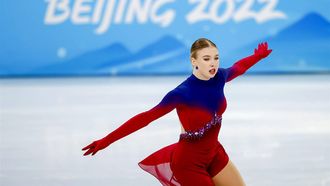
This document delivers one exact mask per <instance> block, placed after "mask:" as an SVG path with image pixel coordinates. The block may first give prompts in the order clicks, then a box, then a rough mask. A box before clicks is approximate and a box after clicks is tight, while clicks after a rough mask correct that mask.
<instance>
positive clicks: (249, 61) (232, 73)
mask: <svg viewBox="0 0 330 186" xmlns="http://www.w3.org/2000/svg"><path fill="white" fill-rule="evenodd" d="M261 59H262V58H261V57H258V56H256V55H251V56H248V57H245V58H243V59H241V60H239V61H237V62H235V63H234V65H233V66H231V67H229V68H219V70H220V71H221V72H222V74H223V76H224V79H225V82H229V81H231V80H232V79H234V78H236V77H237V76H240V75H242V74H244V73H245V72H246V71H247V70H248V69H249V68H250V67H251V66H253V65H254V64H256V63H257V62H258V61H260V60H261Z"/></svg>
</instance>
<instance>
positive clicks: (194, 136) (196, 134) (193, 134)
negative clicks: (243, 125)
mask: <svg viewBox="0 0 330 186" xmlns="http://www.w3.org/2000/svg"><path fill="white" fill-rule="evenodd" d="M221 120H222V116H219V115H217V114H216V113H215V114H214V117H213V118H212V120H211V121H209V122H208V123H206V125H204V126H203V127H202V128H200V129H199V130H196V131H186V132H184V133H182V134H180V140H181V139H184V140H189V141H191V140H198V139H200V138H202V137H203V136H204V135H205V133H206V132H207V131H209V130H210V129H211V128H213V127H214V126H216V125H217V124H219V125H221Z"/></svg>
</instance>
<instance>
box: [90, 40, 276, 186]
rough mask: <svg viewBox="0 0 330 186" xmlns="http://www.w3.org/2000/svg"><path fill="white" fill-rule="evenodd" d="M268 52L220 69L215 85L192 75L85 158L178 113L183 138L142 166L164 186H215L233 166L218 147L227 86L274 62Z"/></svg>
mask: <svg viewBox="0 0 330 186" xmlns="http://www.w3.org/2000/svg"><path fill="white" fill-rule="evenodd" d="M267 47H268V46H267V43H266V44H260V45H259V46H258V49H256V50H255V52H254V54H253V55H251V56H248V57H246V58H244V59H241V60H239V61H237V62H236V63H235V64H234V65H233V66H231V67H229V68H218V71H217V73H216V74H215V76H214V77H213V78H210V79H209V80H201V79H199V78H197V77H196V76H195V75H194V74H191V75H190V76H189V77H188V78H187V79H186V80H184V81H183V82H182V83H181V84H179V85H178V86H177V87H175V88H174V89H173V90H171V91H169V92H168V93H167V94H166V95H165V96H164V98H163V99H162V100H161V101H160V102H159V103H158V104H157V105H156V106H154V107H153V108H151V109H149V110H148V111H145V112H142V113H140V114H137V115H135V116H134V117H132V118H131V119H129V120H128V121H126V122H125V123H124V124H122V125H121V126H120V127H119V128H117V129H116V130H114V131H113V132H111V133H110V134H109V135H107V136H106V137H104V138H102V139H101V140H98V141H95V142H94V143H92V144H91V145H89V146H87V147H85V148H84V149H88V148H89V151H88V152H86V153H85V155H87V154H90V153H92V152H93V154H95V153H96V152H97V151H98V150H100V149H103V148H105V147H106V146H108V145H109V144H111V143H113V142H115V141H117V140H119V139H121V138H122V137H124V136H127V135H129V134H131V133H133V132H134V131H137V130H139V129H141V128H143V127H145V126H147V125H148V124H149V123H151V122H152V121H154V120H156V119H158V118H160V117H162V116H163V115H165V114H167V113H169V112H171V111H172V110H173V109H176V112H177V115H178V117H179V120H180V122H181V124H182V126H183V128H184V130H185V133H182V134H181V135H180V137H179V141H178V142H176V143H174V144H171V145H168V146H166V147H164V148H162V149H160V150H158V151H156V152H154V153H153V154H151V155H149V156H148V157H146V158H145V159H144V160H142V161H140V162H139V163H138V165H139V166H140V167H141V168H142V169H143V170H145V171H147V172H149V173H150V174H152V175H153V176H155V177H156V178H157V179H158V180H159V181H160V182H161V183H162V185H171V186H172V185H183V186H194V185H203V186H208V185H214V183H213V182H212V179H211V178H212V177H213V176H215V175H216V174H217V173H219V172H220V171H221V170H222V169H223V168H224V167H225V166H226V164H227V163H228V161H229V157H228V155H227V153H226V151H225V149H224V148H223V146H222V145H221V143H220V142H219V141H218V134H219V132H220V128H221V119H222V117H221V116H222V114H223V113H224V112H225V110H226V107H227V102H226V98H225V95H224V86H225V84H226V83H227V82H229V81H231V80H233V79H234V78H236V77H237V76H239V75H242V74H244V72H245V71H246V70H248V69H249V68H250V67H251V66H253V65H254V64H255V63H257V62H258V61H260V60H261V59H262V58H264V57H266V56H268V55H269V53H270V52H271V50H268V49H267ZM93 144H94V145H93Z"/></svg>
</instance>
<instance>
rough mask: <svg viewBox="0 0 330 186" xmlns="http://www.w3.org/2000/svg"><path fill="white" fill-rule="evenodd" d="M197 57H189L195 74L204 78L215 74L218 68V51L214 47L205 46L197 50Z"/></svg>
mask: <svg viewBox="0 0 330 186" xmlns="http://www.w3.org/2000/svg"><path fill="white" fill-rule="evenodd" d="M196 57H197V59H195V58H191V63H192V64H193V66H194V67H195V66H198V70H196V69H195V72H194V73H195V74H196V75H197V76H198V77H199V78H201V79H204V80H208V79H210V78H212V77H214V76H215V74H216V73H217V71H218V68H219V52H218V49H217V48H215V47H207V48H203V49H201V50H198V51H197V55H196Z"/></svg>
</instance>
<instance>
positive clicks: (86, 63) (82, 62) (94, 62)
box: [31, 43, 131, 75]
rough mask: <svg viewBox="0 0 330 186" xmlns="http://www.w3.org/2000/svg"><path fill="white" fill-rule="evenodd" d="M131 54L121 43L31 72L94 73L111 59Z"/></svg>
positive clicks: (56, 73)
mask: <svg viewBox="0 0 330 186" xmlns="http://www.w3.org/2000/svg"><path fill="white" fill-rule="evenodd" d="M129 55H131V52H130V51H129V50H128V49H127V48H126V47H125V46H123V45H122V44H120V43H113V44H111V45H109V46H107V47H104V48H100V49H97V50H93V51H89V52H86V53H84V54H82V55H79V56H77V57H74V58H72V59H69V60H67V61H64V62H61V63H55V64H51V65H47V66H43V67H39V68H37V69H35V70H33V71H32V72H31V73H37V74H47V75H93V74H95V69H96V68H97V67H98V66H100V65H102V64H103V63H105V62H107V61H108V60H109V59H112V60H116V59H120V58H123V57H125V56H129Z"/></svg>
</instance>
